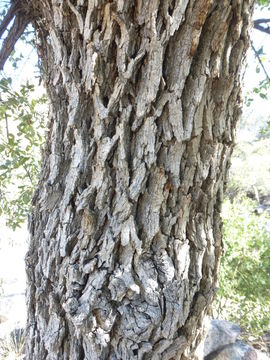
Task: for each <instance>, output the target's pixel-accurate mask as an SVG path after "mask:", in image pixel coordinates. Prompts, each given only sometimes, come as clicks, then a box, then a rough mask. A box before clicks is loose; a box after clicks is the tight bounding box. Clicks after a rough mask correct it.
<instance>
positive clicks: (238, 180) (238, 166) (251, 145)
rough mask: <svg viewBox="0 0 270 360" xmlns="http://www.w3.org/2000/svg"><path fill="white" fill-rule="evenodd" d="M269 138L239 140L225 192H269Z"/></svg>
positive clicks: (260, 193) (231, 195)
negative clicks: (248, 140)
mask: <svg viewBox="0 0 270 360" xmlns="http://www.w3.org/2000/svg"><path fill="white" fill-rule="evenodd" d="M269 153H270V138H269V137H268V138H265V139H260V140H257V141H254V142H240V143H239V144H238V145H237V147H236V149H235V151H234V156H233V158H232V167H231V172H230V183H229V184H228V189H227V194H228V195H229V196H230V197H233V196H234V194H237V193H244V192H246V193H249V194H254V193H255V192H256V191H258V193H259V195H269V194H270V163H269Z"/></svg>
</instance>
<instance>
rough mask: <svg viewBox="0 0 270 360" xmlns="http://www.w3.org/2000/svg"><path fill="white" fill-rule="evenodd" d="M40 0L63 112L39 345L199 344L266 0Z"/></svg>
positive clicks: (44, 243)
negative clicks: (258, 11)
mask: <svg viewBox="0 0 270 360" xmlns="http://www.w3.org/2000/svg"><path fill="white" fill-rule="evenodd" d="M29 2H31V5H32V7H33V13H34V14H35V16H36V22H35V26H36V29H37V31H38V33H39V36H40V56H41V58H42V60H43V66H44V71H45V74H46V81H47V89H48V95H49V97H50V100H51V112H50V119H51V120H50V127H49V134H48V141H47V146H46V149H45V151H44V155H43V159H44V162H43V167H42V172H41V179H40V183H39V188H38V190H37V191H36V194H35V197H34V200H33V212H32V216H31V219H30V223H29V228H30V233H31V240H30V247H29V252H28V255H27V258H26V260H27V274H28V282H29V291H28V326H27V331H28V347H27V359H39V360H42V359H50V360H55V359H72V360H77V359H78V360H79V359H87V360H90V359H91V360H94V359H104V360H105V359H162V360H166V359H181V360H182V359H194V358H196V355H195V354H194V351H195V349H196V346H197V344H198V342H199V341H200V338H201V335H200V328H201V323H202V318H203V316H204V314H205V312H206V311H207V309H208V307H209V304H210V303H211V301H212V299H213V296H214V294H215V291H216V281H217V267H218V262H219V257H220V255H221V252H222V236H221V219H220V207H221V201H222V196H223V191H224V184H225V182H226V174H227V169H228V167H229V162H230V155H231V151H232V146H233V142H234V132H235V125H236V123H237V120H238V118H239V116H240V112H241V111H240V105H241V96H240V84H239V79H240V70H241V63H242V59H243V56H244V54H245V51H246V49H247V46H248V29H249V21H250V14H251V12H252V6H253V1H252V0H250V1H248V0H236V1H228V0H224V1H218V0H216V1H211V0H207V1H206V0H181V1H180V0H175V1H174V0H164V1H159V0H153V1H150V0H149V1H148V0H147V1H140V0H138V1H123V0H115V1H112V2H109V1H103V0H95V1H93V0H89V1H88V2H87V1H82V0H77V2H76V1H71V0H67V1H63V0H53V1H52V0H39V1H35V0H31V1H30V0H29Z"/></svg>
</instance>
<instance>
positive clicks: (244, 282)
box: [215, 197, 270, 334]
mask: <svg viewBox="0 0 270 360" xmlns="http://www.w3.org/2000/svg"><path fill="white" fill-rule="evenodd" d="M255 207H256V204H255V203H254V202H252V201H251V200H250V199H248V198H247V197H241V198H235V199H234V201H233V202H230V201H229V200H226V201H225V203H224V206H223V221H224V242H225V255H224V257H223V258H222V261H221V267H220V278H219V281H220V283H219V291H218V295H217V300H216V303H215V309H216V311H217V313H218V315H219V317H223V318H226V319H228V320H231V321H233V322H236V323H238V324H240V325H241V326H242V327H243V328H244V329H245V330H246V331H248V332H252V333H253V334H261V333H262V332H264V331H266V330H268V329H269V326H270V303H269V302H268V301H266V299H269V298H270V234H269V232H267V230H266V224H267V223H268V224H270V217H269V216H267V215H266V214H262V215H257V214H256V213H255V212H254V209H255Z"/></svg>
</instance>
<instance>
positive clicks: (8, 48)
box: [0, 0, 31, 70]
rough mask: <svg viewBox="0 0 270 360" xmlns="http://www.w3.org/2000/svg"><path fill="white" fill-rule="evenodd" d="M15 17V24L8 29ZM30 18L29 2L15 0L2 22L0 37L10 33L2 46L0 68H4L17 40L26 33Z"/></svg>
mask: <svg viewBox="0 0 270 360" xmlns="http://www.w3.org/2000/svg"><path fill="white" fill-rule="evenodd" d="M13 19H14V22H13V25H12V26H11V28H10V29H9V30H8V27H9V24H10V23H11V21H12V20H13ZM30 20H31V18H30V12H29V11H28V5H27V3H25V2H22V1H20V0H14V1H13V2H12V4H11V6H10V8H9V10H8V12H7V14H6V16H5V17H4V19H3V21H2V23H1V24H0V37H1V36H2V35H3V34H4V32H5V31H6V30H8V34H7V36H6V38H5V39H4V41H3V44H2V47H1V48H0V70H3V67H4V65H5V62H6V61H7V59H8V57H9V56H10V54H11V53H12V51H13V49H14V46H15V44H16V42H17V41H18V39H19V38H20V37H21V35H22V34H23V33H24V30H25V28H26V26H27V25H28V23H29V22H30Z"/></svg>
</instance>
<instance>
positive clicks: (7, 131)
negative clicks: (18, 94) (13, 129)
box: [5, 114, 9, 141]
mask: <svg viewBox="0 0 270 360" xmlns="http://www.w3.org/2000/svg"><path fill="white" fill-rule="evenodd" d="M5 121H6V134H7V141H8V138H9V129H8V117H7V114H5Z"/></svg>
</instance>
